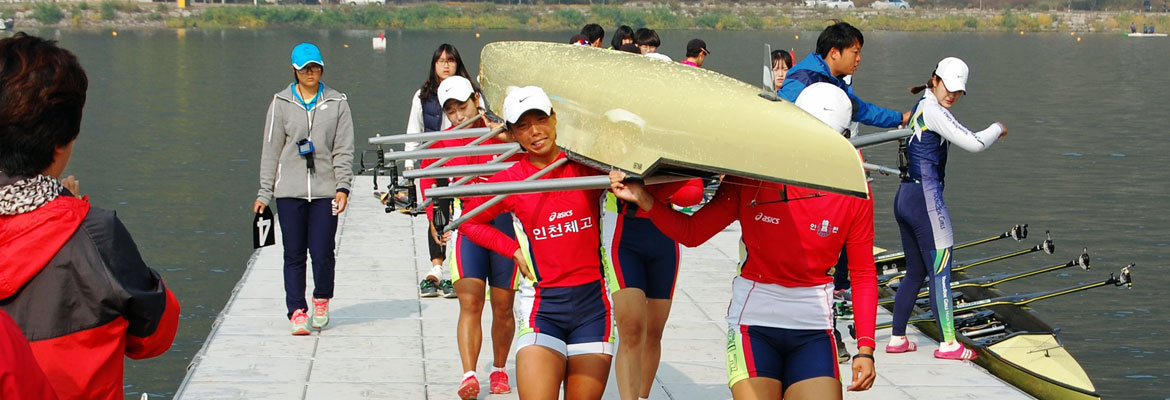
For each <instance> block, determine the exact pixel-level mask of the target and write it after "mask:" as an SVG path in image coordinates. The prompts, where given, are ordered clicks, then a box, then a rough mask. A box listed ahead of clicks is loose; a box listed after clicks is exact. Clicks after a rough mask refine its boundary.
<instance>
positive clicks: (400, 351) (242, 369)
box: [175, 176, 1031, 400]
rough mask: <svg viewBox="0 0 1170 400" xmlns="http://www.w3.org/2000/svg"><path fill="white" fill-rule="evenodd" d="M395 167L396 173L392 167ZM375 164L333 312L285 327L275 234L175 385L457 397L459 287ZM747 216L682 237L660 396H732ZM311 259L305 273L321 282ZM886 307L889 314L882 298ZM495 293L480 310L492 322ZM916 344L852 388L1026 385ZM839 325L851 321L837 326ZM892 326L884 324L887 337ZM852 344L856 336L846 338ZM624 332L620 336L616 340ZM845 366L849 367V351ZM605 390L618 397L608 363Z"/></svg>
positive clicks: (346, 237) (363, 182)
mask: <svg viewBox="0 0 1170 400" xmlns="http://www.w3.org/2000/svg"><path fill="white" fill-rule="evenodd" d="M383 179H388V178H383ZM372 187H373V181H372V179H371V177H370V176H357V177H355V178H354V184H353V188H354V190H353V195H352V197H351V198H350V205H349V209H348V210H347V211H346V212H345V213H343V214H342V215H341V216H340V218H341V220H340V221H339V224H338V230H337V272H336V277H335V282H336V283H335V291H334V292H335V297H334V300H333V301H332V304H331V309H332V320H331V321H330V323H329V326H328V327H326V328H325V329H324V330H322V331H314V332H313V334H312V335H309V336H292V335H290V334H289V327H290V325H289V322H288V320H287V319H286V318H285V308H284V307H285V306H284V284H283V278H282V269H283V257H282V250H281V247H280V240H279V239H278V240H277V244H276V245H275V246H270V247H266V248H263V249H260V250H258V251H256V252H255V253H253V255H252V257H251V259H250V260H248V261H247V263H248V265H247V269H246V270H245V271H244V274H243V277H242V278H241V279H240V282H239V283H238V284H237V285H236V286H235V289H233V291H232V294H231V298H230V299H229V300H228V303H227V304H226V305H225V306H224V309H223V311H221V312H220V315H219V317H218V318H217V319H216V321H215V323H214V324H213V325H212V328H211V333H210V335H208V338H207V341H206V342H205V343H204V345H203V348H202V349H200V351H199V352H198V353H197V354H196V355H195V356H194V358H193V360H192V362H191V366H190V367H189V368H188V371H187V376H186V378H184V379H183V383H182V384H181V385H180V386H179V389H178V391H177V394H176V395H175V398H176V399H192V400H195V399H198V400H212V399H250V400H263V399H279V400H288V399H450V398H455V397H456V396H455V390H456V387H457V386H458V385H459V381H460V379H461V378H462V375H463V374H462V372H463V371H462V367H461V366H460V361H459V353H458V350H457V347H456V343H455V323H456V319H457V316H458V314H459V302H458V300H456V299H446V298H442V297H436V298H420V297H419V295H418V282H419V281H420V280H421V279H422V277H423V275H425V274H426V273H427V271H429V270H430V259H429V254H428V251H427V245H426V242H424V241H423V238H424V233H425V232H426V229H427V222H426V218H425V217H421V216H420V217H414V218H412V217H409V216H406V215H403V214H400V213H393V214H386V213H385V212H384V211H383V206H382V205H381V204H379V203H378V201H377V200H375V199H374V198H373V197H372V196H370V195H369V191H370V189H371V188H372ZM739 235H740V231H739V225H738V224H733V225H731V226H730V227H728V228H727V229H725V230H724V231H723V232H721V233H719V234H718V235H716V236H715V237H714V238H712V239H711V240H710V241H708V242H707V243H705V244H703V245H702V246H700V247H696V248H685V247H684V248H683V249H682V251H681V257H682V266H681V268H680V272H679V277H678V282H677V289H676V291H675V297H674V305H673V307H672V310H671V314H670V319H669V321H668V323H667V326H666V331H665V333H664V334H663V337H664V338H663V342H662V362H661V364H660V366H659V368H658V375H657V377H656V378H655V381H654V388H653V390H652V392H651V395H650V398H651V399H673V400H683V399H687V400H692V399H693V400H712V399H730V398H731V391H730V390H728V388H727V373H726V370H725V367H724V358H725V352H724V347H725V343H726V332H727V325H726V323H724V321H723V317H724V315H725V313H726V311H727V303H728V300H729V298H730V293H731V279H732V277H734V275H735V270H736V268H735V265H736V263H737V261H738V255H739ZM311 274H312V270H311V268H310V271H309V275H310V278H309V281H308V286H309V290H310V293H311V290H312V278H311ZM878 312H879V314H878V321H887V320H889V319H890V315H889V313H887V312H885V310H884V309H880V308H879V310H878ZM490 320H491V307H487V308H486V309H485V310H484V317H483V321H484V325H483V326H484V329H485V332H487V329H488V327H489V326H490ZM910 330H911V332H910V336H911V337H912V340H915V341H917V342H918V343H919V346H920V347H921V348H920V350H919V351H917V352H914V353H906V354H897V355H893V354H886V353H885V352H883V351H882V350H881V349H878V351H877V354H875V357H876V358H877V360H876V366H877V371H878V377H877V379H876V380H875V382H874V385H873V388H872V389H870V390H868V391H865V392H847V393H846V394H845V398H846V399H859V400H860V399H924V400H925V399H930V400H944V399H1001V400H1011V399H1030V398H1031V397H1030V396H1028V395H1027V394H1024V393H1023V392H1021V391H1019V390H1017V389H1016V388H1014V387H1012V386H1011V385H1008V384H1007V383H1004V382H1003V381H1001V380H999V379H998V378H996V377H995V376H992V375H991V374H990V373H988V372H987V371H985V370H983V369H982V368H980V367H978V366H976V365H975V364H973V363H970V362H958V361H944V360H936V359H934V358H933V357H932V356H931V351H932V350H933V348H934V346H935V345H934V344H933V343H932V341H931V340H930V339H928V338H927V337H925V336H923V335H922V334H921V333H918V332H917V330H915V329H914V328H913V327H910ZM842 332H845V330H844V327H842ZM889 335H890V332H889V329H885V330H879V331H878V332H877V341H878V343H879V347H881V346H884V343H885V342H886V341H887V340H888V339H889ZM845 339H846V343H847V344H848V346H849V348H850V349H851V350H850V352H851V353H856V350H854V349H855V347H854V346H855V344H854V343H853V342H852V341H851V340H849V338H848V337H846V338H845ZM620 340H621V339H620V337H619V338H618V341H619V345H620ZM490 346H491V340H490V338H487V337H485V339H484V341H483V350H482V351H481V353H480V360H479V373H480V374H479V375H480V382H481V384H483V388H482V390H481V392H480V397H479V398H480V399H493V400H494V399H501V400H502V399H515V398H517V396H516V392H515V386H516V381H515V379H516V377H515V348H514V347H513V349H512V354H513V355H512V356H511V357H510V358H509V359H508V372H509V375H511V377H512V386H513V391H512V393H511V394H505V395H489V394H488V390H487V375H488V372H489V371H490V365H491V350H490ZM841 376H842V380H843V381H844V382H845V384H846V385H847V384H848V383H849V381H850V379H851V377H852V375H851V372H850V368H849V364H848V363H846V364H842V365H841ZM604 398H605V399H618V398H619V397H618V394H617V384H616V382H615V380H614V377H613V369H611V375H610V381H609V385H608V386H607V387H606V392H605V397H604Z"/></svg>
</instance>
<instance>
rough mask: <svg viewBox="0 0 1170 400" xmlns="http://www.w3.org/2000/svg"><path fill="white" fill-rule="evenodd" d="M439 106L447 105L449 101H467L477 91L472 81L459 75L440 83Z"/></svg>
mask: <svg viewBox="0 0 1170 400" xmlns="http://www.w3.org/2000/svg"><path fill="white" fill-rule="evenodd" d="M438 92H439V106H442V105H444V104H447V100H458V101H460V102H464V101H467V99H470V98H471V94H472V93H475V89H474V88H472V87H471V81H469V80H467V78H464V77H462V76H459V75H453V76H450V77H448V78H447V79H444V80H443V81H442V82H440V83H439V89H438Z"/></svg>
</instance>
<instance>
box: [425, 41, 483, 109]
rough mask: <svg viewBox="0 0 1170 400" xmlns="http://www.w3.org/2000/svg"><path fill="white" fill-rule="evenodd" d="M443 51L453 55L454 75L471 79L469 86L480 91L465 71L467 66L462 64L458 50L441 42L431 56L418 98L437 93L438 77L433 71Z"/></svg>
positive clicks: (428, 96)
mask: <svg viewBox="0 0 1170 400" xmlns="http://www.w3.org/2000/svg"><path fill="white" fill-rule="evenodd" d="M444 52H446V53H447V54H450V55H451V57H455V75H459V76H462V77H464V78H467V80H469V81H471V87H472V88H473V89H475V91H476V92H479V91H480V90H479V85H477V84H476V83H475V80H474V79H471V75H470V74H468V73H467V67H465V66H463V57H460V56H459V50H456V49H455V46H452V45H450V44H448V43H443V44H440V45H439V48H437V49H435V54H434V55H432V56H431V67H430V68H431V73H430V74H429V75H427V81H426V82H423V85H422V88H421V89H420V90H419V94H418V99H419V100H426V99H428V98H430V97H431V95H437V94H438V90H439V81H440V79H439V74H438V73H436V72H435V63H436V62H438V61H439V57H442V56H443V53H444Z"/></svg>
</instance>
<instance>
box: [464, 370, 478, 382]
mask: <svg viewBox="0 0 1170 400" xmlns="http://www.w3.org/2000/svg"><path fill="white" fill-rule="evenodd" d="M471 377H474V378H475V380H479V377H477V376H475V371H467V372H464V373H463V380H467V378H471Z"/></svg>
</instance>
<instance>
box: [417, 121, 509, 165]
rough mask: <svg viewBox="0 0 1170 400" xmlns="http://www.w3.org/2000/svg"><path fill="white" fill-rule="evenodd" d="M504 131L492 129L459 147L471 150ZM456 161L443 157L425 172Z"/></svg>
mask: <svg viewBox="0 0 1170 400" xmlns="http://www.w3.org/2000/svg"><path fill="white" fill-rule="evenodd" d="M485 129H486V128H485ZM503 130H504V127H503V126H501V127H499V128H496V129H492V130H491V131H488V132H487V133H484V134H482V135H480V136H479V137H477V138H475V140H472V141H471V142H469V143H467V144H466V145H464V146H462V147H459V148H470V147H471V146H476V145H479V144H480V143H483V142H486V141H487V140H488V139H491V138H492V137H495V136H496V135H498V134H499V133H500V131H503ZM428 147H429V146H428ZM518 148H519V146H517V151H519V150H518ZM509 151H511V150H509ZM454 159H455V157H454V156H448V157H443V158H440V159H439V160H438V161H435V162H434V163H431V165H428V166H426V167H425V168H423V169H424V170H425V169H431V168H439V167H442V166H443V165H446V164H447V163H448V162H450V161H451V160H454ZM492 161H495V160H492ZM403 176H406V174H405V173H404V174H403Z"/></svg>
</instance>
